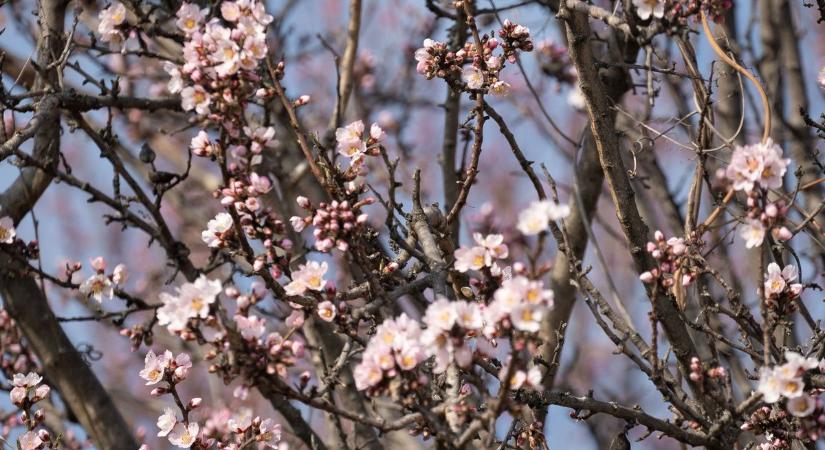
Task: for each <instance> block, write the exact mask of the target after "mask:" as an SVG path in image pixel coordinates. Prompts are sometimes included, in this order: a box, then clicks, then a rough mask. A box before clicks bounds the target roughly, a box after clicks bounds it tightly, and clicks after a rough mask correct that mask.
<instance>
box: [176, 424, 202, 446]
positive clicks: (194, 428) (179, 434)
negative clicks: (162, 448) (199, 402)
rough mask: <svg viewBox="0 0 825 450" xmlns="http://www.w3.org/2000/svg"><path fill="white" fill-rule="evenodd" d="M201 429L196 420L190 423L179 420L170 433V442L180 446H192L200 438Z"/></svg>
mask: <svg viewBox="0 0 825 450" xmlns="http://www.w3.org/2000/svg"><path fill="white" fill-rule="evenodd" d="M199 431H200V427H199V426H198V424H197V423H196V422H190V423H189V424H188V425H186V424H184V423H182V422H179V423H178V424H176V425H175V427H174V428H172V431H171V432H170V433H169V442H171V443H172V444H173V445H176V446H178V447H180V448H190V447H191V446H192V444H194V443H195V440H196V439H197V438H198V432H199Z"/></svg>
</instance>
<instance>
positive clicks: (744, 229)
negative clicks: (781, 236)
mask: <svg viewBox="0 0 825 450" xmlns="http://www.w3.org/2000/svg"><path fill="white" fill-rule="evenodd" d="M739 236H741V237H742V239H744V240H745V247H747V248H754V247H759V246H760V245H762V241H764V240H765V225H763V224H762V221H761V220H758V219H748V220H747V221H746V222H745V223H744V224H742V225H741V226H740V227H739Z"/></svg>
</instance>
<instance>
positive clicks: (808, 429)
mask: <svg viewBox="0 0 825 450" xmlns="http://www.w3.org/2000/svg"><path fill="white" fill-rule="evenodd" d="M785 359H786V361H787V362H786V363H785V364H783V365H781V366H776V367H772V368H767V367H765V368H762V369H761V372H760V377H759V385H758V387H757V391H758V392H759V393H761V394H762V396H763V397H762V400H763V401H764V402H765V403H768V404H774V406H775V408H771V407H769V406H765V407H762V408H760V409H758V410H757V411H755V412H754V413H753V414H752V415H751V417H750V418H749V420H748V421H747V422H745V423H744V424H743V425H742V429H744V430H752V431H754V432H756V433H758V434H763V433H764V434H766V435H767V436H768V440H769V442H768V443H767V445H764V444H763V446H762V447H761V448H763V449H780V448H788V447H784V446H783V445H785V444H786V442H785V441H786V438H788V437H794V438H797V439H802V440H811V441H816V440H817V439H819V437H821V436H823V435H825V408H823V402H822V399H821V398H819V396H820V394H821V391H820V390H818V389H812V388H806V387H805V375H806V374H808V373H810V372H813V371H819V372H820V373H825V360H823V361H820V360H817V359H815V358H806V357H804V356H802V355H800V354H798V353H795V352H785ZM783 399H784V400H785V401H784V407H782V406H780V405H778V403H779V402H780V401H781V400H783ZM789 415H790V416H791V417H789ZM792 418H797V421H798V427H797V430H796V432H795V433H793V432H790V433H789V432H788V431H787V421H788V419H792ZM774 435H777V437H778V439H777V438H775V437H774Z"/></svg>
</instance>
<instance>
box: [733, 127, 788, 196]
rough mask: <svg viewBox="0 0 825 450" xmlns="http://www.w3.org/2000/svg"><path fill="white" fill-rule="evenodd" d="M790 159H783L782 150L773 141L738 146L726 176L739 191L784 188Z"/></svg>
mask: <svg viewBox="0 0 825 450" xmlns="http://www.w3.org/2000/svg"><path fill="white" fill-rule="evenodd" d="M789 163H790V159H785V158H782V148H781V147H780V146H778V145H777V144H775V143H774V142H773V140H772V139H768V140H767V141H766V142H765V143H759V144H753V145H746V146H737V147H736V149H735V150H734V151H733V155H732V156H731V160H730V164H728V167H727V168H726V169H725V175H726V176H727V178H728V179H729V180H730V181H731V182H732V183H733V188H734V189H736V190H737V191H745V192H751V191H753V189H754V187H755V186H757V185H758V186H759V187H761V188H764V189H777V188H780V187H782V177H783V176H784V175H785V172H786V171H787V167H788V164H789Z"/></svg>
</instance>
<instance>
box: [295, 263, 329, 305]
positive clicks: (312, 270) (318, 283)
mask: <svg viewBox="0 0 825 450" xmlns="http://www.w3.org/2000/svg"><path fill="white" fill-rule="evenodd" d="M328 268H329V265H328V264H327V262H326V261H322V262H320V263H319V262H317V261H309V262H307V263H306V264H301V265H300V266H298V270H294V271H293V272H292V281H291V282H290V283H289V284H287V285H286V286H284V289H285V290H286V295H290V296H298V295H304V293H305V292H306V291H308V290H309V291H315V292H321V291H323V290H324V288H326V284H327V282H326V280H324V275H325V274H326V273H327V269H328Z"/></svg>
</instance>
